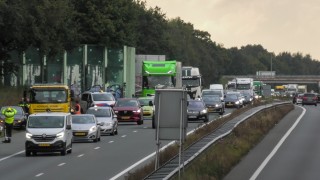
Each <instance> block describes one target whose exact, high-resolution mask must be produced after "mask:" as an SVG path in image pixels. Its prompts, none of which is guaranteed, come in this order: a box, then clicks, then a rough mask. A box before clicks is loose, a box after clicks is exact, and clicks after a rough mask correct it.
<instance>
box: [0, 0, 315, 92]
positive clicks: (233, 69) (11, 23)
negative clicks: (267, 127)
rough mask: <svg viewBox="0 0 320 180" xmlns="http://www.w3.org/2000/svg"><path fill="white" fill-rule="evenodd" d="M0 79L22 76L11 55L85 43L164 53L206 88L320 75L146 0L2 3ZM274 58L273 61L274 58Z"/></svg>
mask: <svg viewBox="0 0 320 180" xmlns="http://www.w3.org/2000/svg"><path fill="white" fill-rule="evenodd" d="M0 34H1V36H0V61H2V62H3V63H1V66H0V68H2V69H3V70H5V71H0V72H1V73H2V74H1V73H0V76H3V73H8V72H14V71H17V70H18V68H19V67H16V66H15V65H13V64H10V63H9V62H8V60H9V59H10V56H9V54H10V52H11V51H14V50H15V51H18V52H23V51H25V50H26V49H27V48H28V47H37V48H39V51H40V53H41V54H43V55H46V56H55V55H56V54H59V53H61V52H63V51H64V50H71V49H73V48H74V47H77V46H79V45H81V44H97V45H103V46H107V47H110V48H120V47H122V46H123V45H127V46H132V47H135V48H136V53H137V54H161V55H166V57H167V59H174V60H178V61H181V62H182V64H183V65H190V66H197V67H199V68H200V71H201V73H202V75H203V77H204V80H205V81H204V82H205V84H204V85H205V86H208V84H210V83H213V82H218V81H219V80H220V78H221V76H222V75H252V74H255V73H256V71H269V70H271V69H270V67H271V62H272V67H273V69H272V70H274V71H276V73H277V74H281V75H318V74H319V72H320V63H319V61H317V60H315V59H312V57H311V56H310V55H303V54H302V53H299V52H297V53H291V52H282V53H279V54H275V53H273V52H268V51H267V50H266V49H264V48H263V46H262V45H259V44H258V45H245V46H242V47H240V48H237V47H232V48H225V47H223V45H221V44H217V43H216V42H215V41H214V37H211V34H209V33H208V32H207V31H203V30H198V29H195V28H194V26H193V24H192V23H189V22H185V21H184V20H182V19H181V18H179V17H177V18H174V19H168V18H167V17H166V14H164V13H163V12H162V11H161V9H160V8H159V7H155V8H149V7H147V6H146V2H145V1H143V0H28V1H26V0H0ZM271 58H272V59H271Z"/></svg>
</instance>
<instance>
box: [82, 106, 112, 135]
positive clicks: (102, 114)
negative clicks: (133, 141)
mask: <svg viewBox="0 0 320 180" xmlns="http://www.w3.org/2000/svg"><path fill="white" fill-rule="evenodd" d="M86 113H87V114H93V115H95V116H96V118H97V121H98V122H99V123H100V124H101V126H100V128H101V133H102V134H110V135H112V136H113V135H116V134H118V120H117V115H116V114H115V113H114V111H113V109H112V108H111V107H107V106H104V107H91V108H89V109H88V110H87V112H86Z"/></svg>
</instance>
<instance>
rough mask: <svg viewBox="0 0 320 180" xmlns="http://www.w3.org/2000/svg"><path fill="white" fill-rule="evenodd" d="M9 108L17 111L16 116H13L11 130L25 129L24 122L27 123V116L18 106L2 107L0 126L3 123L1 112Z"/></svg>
mask: <svg viewBox="0 0 320 180" xmlns="http://www.w3.org/2000/svg"><path fill="white" fill-rule="evenodd" d="M8 107H11V108H14V109H16V110H17V114H16V115H14V121H13V128H19V129H23V128H25V127H26V122H27V118H28V117H27V114H26V113H25V112H24V110H23V108H22V107H20V106H2V108H1V110H0V114H1V115H0V124H1V123H4V119H5V117H4V115H3V114H2V113H1V112H2V110H4V109H6V108H8Z"/></svg>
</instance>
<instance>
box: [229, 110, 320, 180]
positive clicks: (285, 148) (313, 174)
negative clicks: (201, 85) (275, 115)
mask: <svg viewBox="0 0 320 180" xmlns="http://www.w3.org/2000/svg"><path fill="white" fill-rule="evenodd" d="M319 117H320V107H319V106H311V105H310V106H303V108H302V107H301V106H295V110H294V111H292V112H290V113H289V114H288V115H287V116H286V117H285V118H284V119H283V120H282V121H281V122H280V123H279V124H277V125H276V126H275V128H273V129H272V130H271V131H270V133H268V135H267V136H266V137H265V138H264V139H263V140H262V141H261V142H260V143H259V144H258V145H257V146H256V147H255V148H254V149H252V150H251V151H250V153H249V154H248V155H247V156H246V157H245V158H243V160H242V161H241V162H240V163H239V164H238V165H237V166H236V167H235V168H234V169H233V170H232V171H231V172H230V173H229V174H228V175H227V176H226V177H225V178H224V179H225V180H234V179H236V180H242V179H243V180H248V179H250V180H253V179H257V180H270V179H272V180H289V179H290V180H302V179H303V180H314V179H320V171H319V167H320V138H319V137H320V119H319Z"/></svg>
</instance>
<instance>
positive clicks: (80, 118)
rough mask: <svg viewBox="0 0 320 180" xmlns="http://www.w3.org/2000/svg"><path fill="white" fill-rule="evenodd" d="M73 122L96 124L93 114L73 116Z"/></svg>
mask: <svg viewBox="0 0 320 180" xmlns="http://www.w3.org/2000/svg"><path fill="white" fill-rule="evenodd" d="M72 123H73V124H94V119H93V117H92V116H72Z"/></svg>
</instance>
